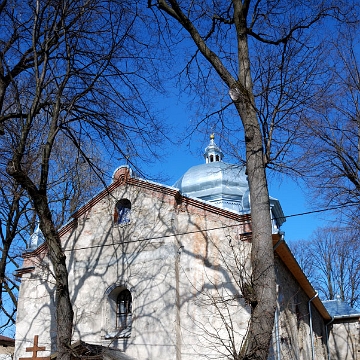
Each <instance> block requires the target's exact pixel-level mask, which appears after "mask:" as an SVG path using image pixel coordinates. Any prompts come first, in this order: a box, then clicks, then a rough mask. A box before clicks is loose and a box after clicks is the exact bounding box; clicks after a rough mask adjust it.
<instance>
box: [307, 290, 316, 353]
mask: <svg viewBox="0 0 360 360" xmlns="http://www.w3.org/2000/svg"><path fill="white" fill-rule="evenodd" d="M317 296H318V292H317V291H315V295H314V296H313V297H312V298H311V299H310V300H309V317H310V319H309V322H310V340H311V359H312V360H314V359H315V349H314V336H313V327H312V312H311V302H312V301H313V300H314V299H315V298H316V297H317Z"/></svg>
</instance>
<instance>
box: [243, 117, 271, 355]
mask: <svg viewBox="0 0 360 360" xmlns="http://www.w3.org/2000/svg"><path fill="white" fill-rule="evenodd" d="M244 123H245V136H246V158H247V172H248V177H249V186H250V198H251V219H252V250H251V264H252V276H251V279H252V284H251V286H252V290H253V297H252V298H251V299H249V302H250V304H251V310H252V313H251V318H250V324H249V331H248V336H247V339H246V341H245V343H244V346H243V348H242V350H241V352H240V354H241V356H240V358H241V359H246V360H247V359H258V360H260V359H262V360H265V359H266V358H267V355H268V351H269V345H270V339H271V335H272V330H273V326H274V316H275V307H276V284H275V271H274V252H273V246H272V237H271V233H272V228H271V217H270V202H269V193H268V187H267V181H266V173H265V164H264V161H263V147H262V137H261V133H260V129H259V125H258V123H257V119H256V115H255V116H253V117H252V118H251V116H249V118H247V119H245V121H244Z"/></svg>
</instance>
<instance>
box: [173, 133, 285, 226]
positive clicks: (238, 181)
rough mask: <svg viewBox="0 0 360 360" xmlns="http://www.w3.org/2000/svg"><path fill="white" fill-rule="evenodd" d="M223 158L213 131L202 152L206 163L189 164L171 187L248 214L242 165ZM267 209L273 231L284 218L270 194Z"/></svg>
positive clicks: (246, 185)
mask: <svg viewBox="0 0 360 360" xmlns="http://www.w3.org/2000/svg"><path fill="white" fill-rule="evenodd" d="M223 157H224V155H223V153H222V151H221V149H220V148H219V147H218V146H217V145H216V144H215V142H214V135H213V134H212V135H211V136H210V143H209V145H208V146H207V147H206V149H205V153H204V158H205V161H206V163H205V164H201V165H196V166H193V167H191V168H190V169H189V170H188V171H187V172H186V173H185V174H184V175H183V176H182V177H181V178H180V179H179V180H178V181H177V182H176V183H175V184H174V185H173V186H174V187H175V188H178V189H179V191H180V192H181V193H182V194H183V195H185V196H188V197H192V198H197V199H201V200H204V201H207V202H209V203H211V204H213V205H215V206H218V207H220V208H222V209H227V210H233V211H235V212H237V213H239V214H249V213H250V207H251V202H250V191H249V183H248V179H247V175H246V174H245V166H244V165H233V164H228V163H225V162H223V161H222V159H223ZM270 211H271V215H272V218H273V220H272V223H273V224H272V225H273V231H274V232H277V231H279V229H280V226H281V225H282V224H283V223H284V222H285V217H284V213H283V211H282V208H281V205H280V203H279V201H278V200H277V199H275V198H273V197H270Z"/></svg>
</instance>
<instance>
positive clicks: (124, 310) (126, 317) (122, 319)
mask: <svg viewBox="0 0 360 360" xmlns="http://www.w3.org/2000/svg"><path fill="white" fill-rule="evenodd" d="M131 318H132V297H131V293H130V291H129V290H127V289H125V290H122V291H121V292H120V293H119V295H118V296H117V299H116V328H117V329H118V330H120V331H122V330H125V329H128V330H130V329H131Z"/></svg>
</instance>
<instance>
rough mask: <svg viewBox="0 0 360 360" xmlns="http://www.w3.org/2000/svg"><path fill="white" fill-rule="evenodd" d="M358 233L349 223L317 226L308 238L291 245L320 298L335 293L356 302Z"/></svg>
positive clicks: (330, 297) (359, 274)
mask: <svg viewBox="0 0 360 360" xmlns="http://www.w3.org/2000/svg"><path fill="white" fill-rule="evenodd" d="M358 236H359V233H358V230H354V229H352V228H349V227H346V228H341V227H331V228H320V229H318V230H316V231H315V232H314V234H313V235H312V238H311V239H310V240H307V241H299V242H298V243H296V244H294V245H293V246H292V250H293V251H294V254H295V256H296V257H297V259H298V260H299V263H300V265H301V267H302V269H303V270H304V272H305V274H306V276H307V277H308V278H309V280H310V281H311V282H312V284H313V286H314V287H315V289H316V290H317V291H318V292H319V295H320V297H321V298H322V299H323V300H333V299H335V298H336V297H337V296H339V297H340V298H341V300H343V301H346V302H348V303H349V304H350V305H351V306H355V307H358V306H359V304H360V302H359V295H360V294H359V285H360V261H359V246H358ZM304 259H306V261H304Z"/></svg>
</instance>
